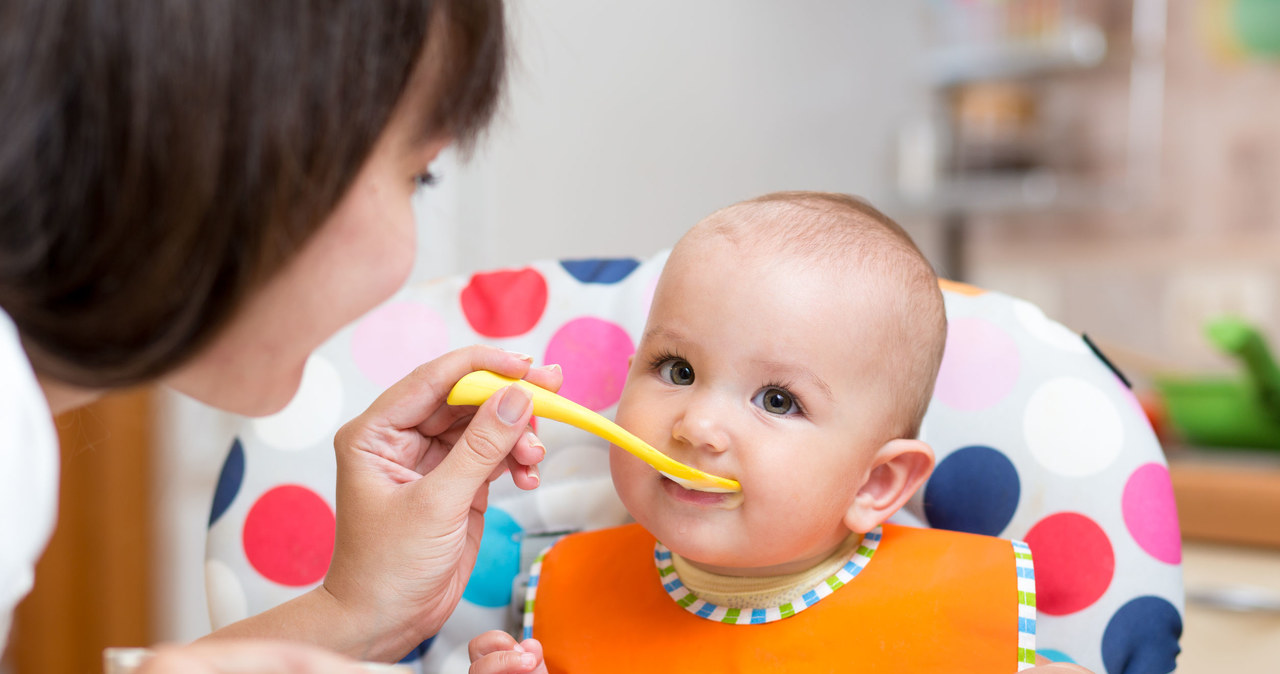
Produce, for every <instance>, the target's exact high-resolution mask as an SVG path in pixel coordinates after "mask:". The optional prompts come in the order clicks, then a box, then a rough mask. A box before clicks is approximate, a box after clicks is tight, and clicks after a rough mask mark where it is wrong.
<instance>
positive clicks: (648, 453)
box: [448, 370, 741, 491]
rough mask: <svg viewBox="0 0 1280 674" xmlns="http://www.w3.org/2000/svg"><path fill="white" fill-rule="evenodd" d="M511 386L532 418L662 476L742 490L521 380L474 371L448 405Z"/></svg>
mask: <svg viewBox="0 0 1280 674" xmlns="http://www.w3.org/2000/svg"><path fill="white" fill-rule="evenodd" d="M511 384H515V385H517V386H519V387H520V388H522V389H524V390H525V391H527V392H528V393H529V397H530V398H531V399H532V400H533V414H534V416H539V417H543V418H544V419H552V420H554V421H560V422H563V423H566V424H569V425H570V426H575V427H577V428H581V429H582V430H584V431H587V432H588V433H591V434H593V435H597V436H599V437H601V438H604V439H605V440H608V441H609V442H611V443H613V444H614V445H617V446H618V447H621V448H622V449H625V450H627V451H628V452H631V453H632V454H634V455H635V456H636V458H638V459H640V460H641V461H644V462H645V463H647V464H649V465H650V466H653V467H654V468H657V469H658V470H660V471H662V472H664V473H668V474H670V475H674V476H676V477H680V478H683V479H686V480H689V481H691V482H695V483H698V484H703V485H707V486H712V487H717V488H721V489H728V490H732V491H737V490H738V489H740V488H741V487H740V486H739V485H738V483H737V482H735V481H733V480H729V479H727V478H722V477H717V476H715V475H711V474H708V473H704V472H703V471H700V470H698V469H696V468H693V467H690V466H686V465H685V464H683V463H680V462H679V461H676V460H675V459H672V458H671V457H669V456H667V455H666V454H663V453H662V452H659V451H658V450H656V449H654V448H653V447H651V446H650V445H649V444H648V443H646V442H645V441H644V440H641V439H640V438H638V437H636V436H635V435H633V434H632V433H631V432H629V431H627V430H626V429H625V428H623V427H621V426H619V425H617V424H616V423H614V422H612V421H610V420H609V419H608V418H607V417H604V416H602V415H600V414H598V413H596V412H594V411H592V410H590V409H587V408H586V407H583V406H582V405H579V404H578V403H575V402H573V401H572V400H569V399H568V398H565V397H564V396H561V395H558V394H555V393H552V392H551V391H548V390H546V389H544V388H541V387H539V386H534V385H533V384H530V383H529V382H527V381H525V380H523V379H512V378H510V377H504V376H502V375H500V374H496V373H494V372H489V371H487V370H477V371H476V372H472V373H470V374H468V375H466V376H465V377H463V378H462V379H460V380H458V383H457V384H455V385H454V387H453V390H452V391H450V392H449V398H448V403H449V404H450V405H479V404H481V403H483V402H484V401H486V400H488V399H489V397H490V396H492V395H493V394H494V393H497V392H498V391H499V390H501V389H502V388H504V387H506V386H509V385H511Z"/></svg>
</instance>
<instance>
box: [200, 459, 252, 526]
mask: <svg viewBox="0 0 1280 674" xmlns="http://www.w3.org/2000/svg"><path fill="white" fill-rule="evenodd" d="M243 482H244V447H243V446H242V445H241V444H240V438H236V439H235V441H234V442H232V443H231V451H229V452H227V460H226V461H224V462H223V463H222V474H221V475H219V476H218V486H217V488H216V489H214V490H213V507H212V508H210V510H209V526H213V523H214V522H217V521H218V518H219V517H222V515H223V513H225V512H227V508H230V507H231V502H232V501H234V500H236V494H238V493H240V485H241V484H242V483H243Z"/></svg>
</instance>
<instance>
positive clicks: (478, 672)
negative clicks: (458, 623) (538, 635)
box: [467, 630, 547, 674]
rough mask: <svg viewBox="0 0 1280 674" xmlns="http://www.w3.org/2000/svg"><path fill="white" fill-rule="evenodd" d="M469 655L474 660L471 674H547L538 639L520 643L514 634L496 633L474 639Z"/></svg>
mask: <svg viewBox="0 0 1280 674" xmlns="http://www.w3.org/2000/svg"><path fill="white" fill-rule="evenodd" d="M467 654H468V655H470V656H471V669H470V672H471V674H511V673H518V674H524V673H528V672H531V673H532V674H547V663H545V662H543V661H542V644H540V643H538V640H537V639H525V640H524V641H521V642H520V643H516V640H515V639H514V638H513V637H512V636H511V635H510V634H507V633H506V632H501V631H498V630H493V631H491V632H485V633H484V634H481V635H480V636H478V637H476V638H474V639H472V640H471V643H470V644H468V645H467Z"/></svg>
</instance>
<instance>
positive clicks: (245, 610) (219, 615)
mask: <svg viewBox="0 0 1280 674" xmlns="http://www.w3.org/2000/svg"><path fill="white" fill-rule="evenodd" d="M204 591H205V597H206V599H207V600H208V602H209V621H210V622H211V623H212V624H213V629H215V630H216V629H219V628H221V627H224V626H226V625H230V624H231V623H233V622H236V621H239V620H244V619H245V618H248V617H249V600H248V599H246V598H245V594H244V588H243V587H242V586H241V585H240V579H239V578H237V577H236V573H235V572H234V571H232V570H231V567H230V566H228V565H227V564H226V563H225V562H223V561H221V560H217V559H210V560H208V561H206V562H205V563H204Z"/></svg>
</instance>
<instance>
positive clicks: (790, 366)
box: [752, 360, 835, 400]
mask: <svg viewBox="0 0 1280 674" xmlns="http://www.w3.org/2000/svg"><path fill="white" fill-rule="evenodd" d="M752 363H753V364H755V365H759V366H761V367H764V368H767V369H770V370H778V371H781V372H786V373H788V374H795V375H799V376H800V377H801V378H803V379H805V380H806V381H808V382H809V383H810V384H813V386H814V388H816V389H818V390H819V391H821V392H822V394H823V395H824V396H826V398H827V400H834V399H835V394H833V393H832V392H831V387H830V386H829V385H827V382H825V381H823V380H822V377H819V376H818V375H816V374H814V372H813V371H812V370H810V369H809V368H807V367H804V366H801V365H796V364H795V363H784V362H782V361H777V360H754V361H752Z"/></svg>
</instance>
